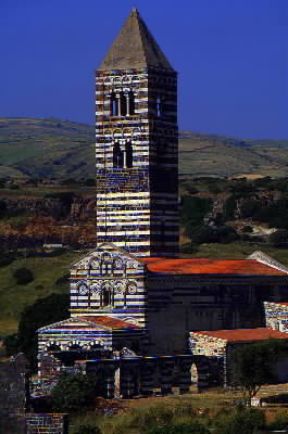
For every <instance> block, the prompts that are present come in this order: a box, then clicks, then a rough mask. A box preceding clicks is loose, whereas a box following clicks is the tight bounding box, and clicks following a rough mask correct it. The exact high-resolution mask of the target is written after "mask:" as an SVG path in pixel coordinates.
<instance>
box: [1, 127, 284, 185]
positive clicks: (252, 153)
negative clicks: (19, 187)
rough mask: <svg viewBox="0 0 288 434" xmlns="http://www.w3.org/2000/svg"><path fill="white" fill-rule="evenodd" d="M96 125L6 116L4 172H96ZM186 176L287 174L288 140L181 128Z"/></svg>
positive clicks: (182, 164) (63, 174)
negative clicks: (219, 134)
mask: <svg viewBox="0 0 288 434" xmlns="http://www.w3.org/2000/svg"><path fill="white" fill-rule="evenodd" d="M94 136H95V132H94V126H91V125H84V124H78V123H75V122H70V121H63V120H60V119H32V118H0V178H1V177H5V176H11V177H17V176H22V177H23V176H24V177H26V176H28V177H34V178H37V177H41V178H43V177H50V178H51V177H54V178H62V179H63V178H74V179H75V178H76V179H77V178H78V179H79V178H83V177H84V178H89V177H91V178H93V177H94V176H95V161H94V146H95V145H94V143H95V138H94ZM179 158H180V176H181V177H190V176H193V177H195V176H243V175H248V176H250V175H251V174H252V175H257V176H267V175H269V176H277V177H279V176H287V175H288V165H287V164H288V163H287V161H288V140H249V139H244V140H239V139H235V138H229V137H221V136H213V135H207V134H199V133H193V132H190V131H186V132H182V133H181V134H180V147H179Z"/></svg>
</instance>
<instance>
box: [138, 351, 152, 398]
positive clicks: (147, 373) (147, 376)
mask: <svg viewBox="0 0 288 434" xmlns="http://www.w3.org/2000/svg"><path fill="white" fill-rule="evenodd" d="M154 374H155V364H153V362H151V361H148V360H145V359H144V360H143V362H142V364H141V370H140V375H141V377H140V393H141V395H144V396H150V395H152V394H153V387H154Z"/></svg>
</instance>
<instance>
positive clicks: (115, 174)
mask: <svg viewBox="0 0 288 434" xmlns="http://www.w3.org/2000/svg"><path fill="white" fill-rule="evenodd" d="M96 186H97V199H96V200H97V202H96V204H97V244H98V245H99V244H101V243H103V242H110V243H113V244H114V245H116V246H119V247H121V248H124V249H125V250H127V251H128V252H130V253H132V254H135V255H138V256H147V255H148V256H175V255H177V253H178V244H179V210H178V128H177V73H176V72H175V71H174V69H173V68H172V67H171V65H170V63H169V62H168V60H167V59H166V57H165V55H164V54H163V52H162V50H161V49H160V47H159V46H158V44H157V42H156V41H155V39H154V38H153V36H152V35H151V33H150V31H149V30H148V28H147V26H146V24H145V23H144V21H143V19H142V18H141V16H140V15H139V12H138V11H137V10H136V9H133V10H132V12H131V14H130V15H129V17H128V19H127V20H126V22H125V24H124V26H123V27H122V29H121V31H120V33H119V35H118V36H117V38H116V40H115V41H114V43H113V44H112V47H111V48H110V50H109V51H108V54H107V55H106V57H105V58H104V60H103V62H102V64H101V65H100V67H99V68H98V70H97V72H96Z"/></svg>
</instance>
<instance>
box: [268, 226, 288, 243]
mask: <svg viewBox="0 0 288 434" xmlns="http://www.w3.org/2000/svg"><path fill="white" fill-rule="evenodd" d="M269 241H270V243H271V244H273V246H274V247H279V246H281V245H283V244H284V243H287V242H288V231H287V229H279V230H278V231H275V232H273V234H271V235H270V236H269Z"/></svg>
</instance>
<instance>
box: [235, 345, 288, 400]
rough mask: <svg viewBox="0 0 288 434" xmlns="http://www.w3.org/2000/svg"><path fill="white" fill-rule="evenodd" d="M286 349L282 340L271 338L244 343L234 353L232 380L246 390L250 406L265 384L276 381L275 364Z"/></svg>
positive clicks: (245, 394) (245, 393)
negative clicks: (264, 340)
mask: <svg viewBox="0 0 288 434" xmlns="http://www.w3.org/2000/svg"><path fill="white" fill-rule="evenodd" d="M284 349H285V344H283V343H282V342H279V341H276V340H275V341H274V340H269V341H266V342H261V343H255V344H248V345H243V346H242V347H240V348H238V349H237V350H236V351H235V353H234V354H233V359H232V366H233V368H232V382H233V383H234V385H236V386H240V387H241V388H242V389H243V390H244V396H245V398H247V401H248V405H249V406H251V399H252V398H253V397H254V396H256V394H257V393H258V392H259V390H260V388H261V387H262V386H263V385H264V384H269V383H273V382H274V381H275V373H274V366H275V363H276V361H277V360H278V358H279V357H280V356H281V354H283V351H284ZM286 349H287V347H286Z"/></svg>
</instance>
